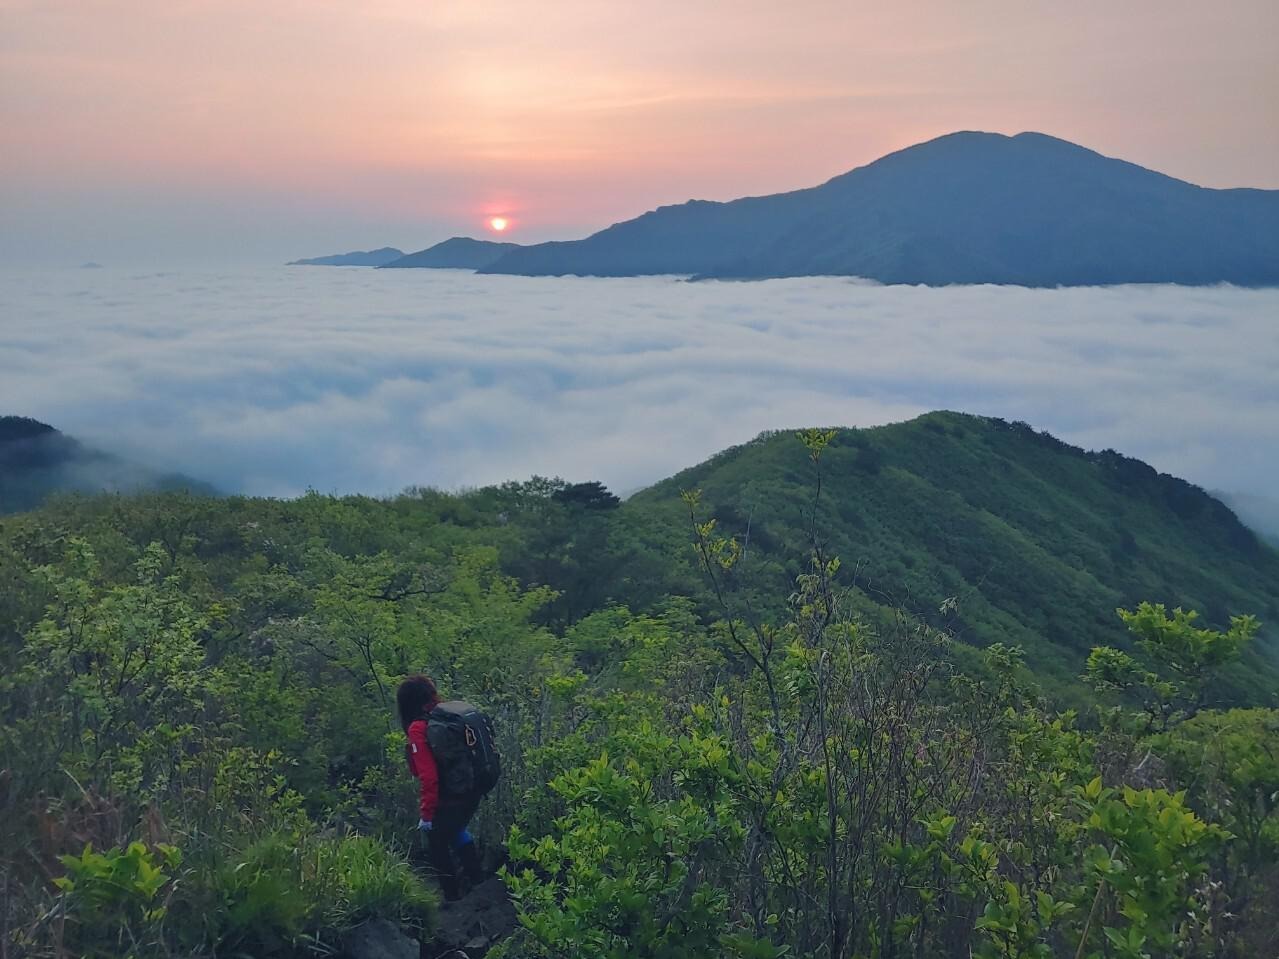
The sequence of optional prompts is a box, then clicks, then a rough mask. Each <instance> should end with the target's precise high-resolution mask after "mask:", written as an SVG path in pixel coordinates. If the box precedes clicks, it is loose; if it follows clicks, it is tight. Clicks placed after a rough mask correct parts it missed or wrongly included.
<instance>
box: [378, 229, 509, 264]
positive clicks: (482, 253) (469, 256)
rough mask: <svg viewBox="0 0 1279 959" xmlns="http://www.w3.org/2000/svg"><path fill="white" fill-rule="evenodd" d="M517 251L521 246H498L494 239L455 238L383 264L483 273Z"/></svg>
mask: <svg viewBox="0 0 1279 959" xmlns="http://www.w3.org/2000/svg"><path fill="white" fill-rule="evenodd" d="M518 249H520V245H519V244H518V243H495V242H493V241H492V240H473V239H471V238H470V237H469V236H455V237H453V238H451V239H448V240H445V241H444V242H443V243H437V244H435V246H431V247H427V248H426V249H425V250H418V251H417V252H416V253H409V254H407V255H405V256H402V257H400V258H398V259H396V260H393V261H391V262H389V263H383V264H380V265H381V266H382V267H384V268H386V269H393V268H394V269H403V268H408V267H424V268H428V269H436V270H481V269H483V268H484V267H487V266H491V265H493V264H494V263H496V262H497V261H498V260H499V259H501V258H502V257H503V256H504V255H505V254H507V253H509V252H511V251H512V250H518Z"/></svg>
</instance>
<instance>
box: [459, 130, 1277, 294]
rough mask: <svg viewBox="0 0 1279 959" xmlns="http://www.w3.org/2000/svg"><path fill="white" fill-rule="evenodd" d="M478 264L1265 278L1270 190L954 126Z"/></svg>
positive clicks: (540, 271)
mask: <svg viewBox="0 0 1279 959" xmlns="http://www.w3.org/2000/svg"><path fill="white" fill-rule="evenodd" d="M481 269H482V270H483V271H484V272H490V273H516V274H523V275H529V276H535V275H564V274H577V275H593V276H639V275H645V274H684V275H688V274H692V275H693V276H694V277H695V278H704V279H765V278H769V277H794V276H856V277H864V278H867V279H872V280H879V281H880V282H883V283H911V284H927V285H932V286H941V285H946V284H952V283H996V284H1015V285H1022V286H1094V285H1097V286H1100V285H1107V284H1118V283H1180V284H1187V285H1201V284H1215V283H1233V284H1236V285H1239V286H1272V285H1279V191H1275V190H1247V191H1239V190H1209V189H1204V188H1202V187H1197V186H1195V185H1193V184H1190V183H1186V182H1184V181H1182V180H1177V179H1174V178H1172V177H1169V176H1165V175H1164V174H1162V173H1157V172H1155V171H1153V170H1148V169H1145V168H1143V167H1140V166H1137V165H1135V164H1132V163H1128V162H1126V161H1123V160H1118V159H1113V158H1110V157H1106V156H1103V155H1101V154H1099V153H1096V152H1095V151H1093V150H1090V149H1088V148H1087V147H1083V146H1080V145H1079V144H1076V143H1071V142H1070V141H1068V140H1063V139H1060V138H1058V137H1053V136H1049V135H1048V134H1045V133H1039V132H1035V131H1026V132H1022V133H1018V134H1015V135H1012V136H1009V135H1007V134H1002V133H988V132H983V131H977V130H964V131H959V132H956V133H950V134H947V135H945V136H941V137H937V138H936V139H933V140H929V141H926V142H924V143H919V144H916V145H914V146H910V147H906V148H905V149H903V150H898V151H897V152H895V153H890V154H888V155H887V156H884V157H881V158H880V159H878V160H876V161H874V162H873V163H869V164H867V165H866V166H863V167H858V168H857V169H855V170H851V171H849V172H848V173H844V174H841V175H840V176H837V177H835V178H833V179H831V180H829V181H827V182H826V183H823V184H821V185H820V186H816V187H811V188H809V189H804V190H795V191H792V192H789V193H778V194H772V195H769V196H756V197H746V198H743V199H739V200H733V201H730V202H727V203H707V202H705V201H703V202H696V201H690V202H688V203H685V204H681V205H679V206H672V207H662V208H659V209H657V210H654V211H651V212H649V213H645V214H643V215H642V216H639V217H636V218H635V219H633V220H628V221H625V222H623V223H617V224H614V225H613V226H611V227H609V228H608V229H606V230H602V231H600V232H599V233H596V234H594V235H592V236H589V237H586V238H585V239H582V240H576V241H572V242H561V243H543V244H537V245H534V246H528V247H522V248H519V249H516V250H512V251H510V252H508V253H506V254H505V255H503V256H502V257H500V258H499V259H497V260H496V261H495V262H494V263H493V264H491V265H489V266H486V267H481Z"/></svg>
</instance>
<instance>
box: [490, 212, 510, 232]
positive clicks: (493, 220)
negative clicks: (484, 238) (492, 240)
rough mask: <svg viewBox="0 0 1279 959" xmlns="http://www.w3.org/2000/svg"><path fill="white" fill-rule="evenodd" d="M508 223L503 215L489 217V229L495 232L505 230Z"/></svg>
mask: <svg viewBox="0 0 1279 959" xmlns="http://www.w3.org/2000/svg"><path fill="white" fill-rule="evenodd" d="M508 225H509V223H508V221H507V219H506V217H504V216H491V217H489V229H490V230H492V231H493V232H495V233H502V232H503V231H505V230H506V228H507V226H508Z"/></svg>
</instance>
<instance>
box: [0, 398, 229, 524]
mask: <svg viewBox="0 0 1279 959" xmlns="http://www.w3.org/2000/svg"><path fill="white" fill-rule="evenodd" d="M176 489H190V490H192V491H194V492H198V493H203V494H210V493H212V492H213V488H212V487H211V486H209V485H208V484H207V483H201V482H199V481H197V480H193V479H191V478H190V477H186V476H182V475H179V474H176V473H168V474H166V473H161V472H159V471H156V470H152V469H149V468H147V467H144V466H139V465H138V464H136V463H129V462H126V461H125V460H122V459H119V458H118V457H115V456H112V455H110V454H108V453H103V452H101V451H99V450H95V449H92V448H90V447H87V446H85V445H84V444H82V443H80V442H79V441H78V440H75V439H72V438H71V437H70V436H67V435H66V434H64V433H61V432H59V431H58V430H56V429H54V428H53V427H52V426H49V425H48V424H46V423H41V422H39V421H38V420H33V419H30V418H28V417H25V416H0V514H4V513H18V512H22V511H24V510H29V509H34V508H36V507H37V506H39V505H40V504H41V503H42V502H44V500H45V499H46V498H47V497H49V496H50V495H52V494H53V493H64V492H82V493H95V492H112V493H117V492H140V491H144V490H176Z"/></svg>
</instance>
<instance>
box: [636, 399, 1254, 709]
mask: <svg viewBox="0 0 1279 959" xmlns="http://www.w3.org/2000/svg"><path fill="white" fill-rule="evenodd" d="M813 479H814V474H813V469H812V466H811V464H810V463H809V462H808V460H807V458H806V457H805V455H804V451H803V449H802V448H801V447H799V446H798V444H796V443H795V440H794V437H793V435H791V434H789V433H779V434H775V435H768V436H764V437H761V438H759V439H757V440H755V441H754V442H752V443H748V444H746V445H744V446H740V447H736V448H734V449H731V450H727V451H725V452H723V453H720V454H719V455H718V456H716V457H714V458H712V459H711V460H709V461H707V462H706V463H703V464H701V465H699V466H696V467H693V468H692V469H689V470H685V471H684V472H682V473H680V474H678V475H676V476H674V477H672V478H671V479H669V480H666V481H664V482H662V483H659V484H657V485H656V486H654V487H652V488H651V489H649V490H645V491H643V492H641V493H639V494H637V495H636V496H634V497H633V498H632V499H631V500H630V501H628V503H627V504H626V507H625V508H626V509H627V510H630V511H633V512H635V513H637V514H641V513H642V514H646V515H647V516H649V517H660V518H661V521H662V522H664V523H665V524H666V526H667V527H668V528H669V529H670V530H672V531H678V533H682V532H683V531H684V530H685V529H686V528H687V523H688V516H687V509H686V508H685V507H684V505H683V504H682V502H681V501H680V496H679V494H680V491H681V490H685V489H693V488H696V489H700V490H701V491H702V503H703V508H704V509H705V510H706V512H707V515H708V516H710V517H713V518H715V519H716V520H717V521H718V523H719V526H720V529H721V531H722V532H725V533H731V534H735V535H737V536H738V537H739V538H740V539H742V540H743V541H744V542H745V541H747V539H748V538H749V543H750V547H751V552H752V553H753V554H754V556H753V562H754V564H755V566H756V569H755V571H754V575H755V576H756V577H757V578H761V579H763V581H764V582H766V583H767V584H768V586H767V589H768V591H769V592H770V594H771V595H774V596H784V595H786V588H787V584H788V583H790V582H792V581H793V580H794V577H795V575H796V574H797V573H798V572H799V571H800V565H801V563H802V561H803V557H804V555H805V548H806V544H807V535H808V534H807V529H808V524H809V519H810V516H809V511H810V509H811V500H812V485H813ZM822 479H823V500H822V504H821V508H820V513H819V516H818V520H819V524H820V527H821V530H822V533H823V537H824V538H825V540H826V541H827V543H828V547H829V549H830V551H831V552H832V553H833V554H836V555H838V556H839V557H840V558H841V560H842V561H843V563H844V566H845V568H846V570H847V575H848V576H849V577H850V580H851V582H852V583H853V584H854V585H856V586H858V587H859V589H860V590H861V592H862V593H863V594H864V601H865V602H866V603H867V604H872V603H873V604H875V605H879V606H884V607H887V608H889V609H895V608H899V607H901V608H906V609H909V610H911V611H913V612H914V613H916V614H918V615H920V616H922V617H924V618H925V619H926V620H927V621H929V622H930V623H932V624H933V625H935V626H939V627H943V626H944V627H946V628H948V629H949V630H951V631H952V632H953V633H954V635H955V636H956V637H957V638H959V639H961V640H964V641H967V642H970V643H973V644H975V645H978V646H984V645H987V644H989V643H992V642H1004V643H1013V644H1018V645H1021V646H1023V647H1024V648H1025V649H1026V652H1027V658H1028V661H1029V662H1030V663H1031V665H1032V666H1033V667H1034V668H1035V670H1036V671H1037V672H1038V673H1040V674H1041V676H1044V677H1048V679H1047V681H1048V682H1050V683H1052V682H1058V681H1060V682H1069V681H1070V680H1071V678H1072V677H1073V676H1075V675H1076V674H1077V672H1078V669H1077V663H1078V661H1079V658H1080V656H1081V655H1086V653H1087V651H1088V650H1089V649H1090V648H1091V647H1093V646H1096V645H1099V644H1103V643H1114V642H1116V641H1117V639H1118V638H1119V636H1120V634H1121V633H1122V627H1121V625H1120V624H1119V623H1118V622H1117V621H1116V620H1115V618H1114V616H1113V610H1114V609H1115V607H1117V606H1127V605H1132V604H1135V603H1137V602H1139V601H1140V600H1143V599H1149V600H1155V601H1160V602H1166V603H1168V604H1169V605H1178V604H1180V605H1185V606H1187V607H1193V608H1195V609H1198V610H1200V611H1201V612H1202V613H1203V614H1204V615H1205V616H1206V618H1207V619H1208V620H1209V621H1211V622H1213V623H1216V624H1218V625H1223V624H1225V623H1226V622H1227V621H1228V619H1229V616H1230V614H1231V613H1232V612H1238V611H1241V610H1244V611H1248V612H1253V613H1255V614H1257V615H1258V616H1260V617H1261V618H1262V619H1263V620H1266V621H1268V622H1270V623H1276V622H1279V551H1276V550H1275V549H1273V548H1271V547H1270V546H1269V545H1268V544H1266V543H1264V542H1262V541H1260V540H1259V538H1258V537H1257V536H1256V535H1255V534H1254V533H1252V531H1251V530H1249V529H1248V528H1247V527H1245V526H1243V525H1242V524H1241V523H1240V522H1239V520H1238V519H1237V518H1236V517H1235V515H1234V514H1233V513H1232V512H1231V511H1230V510H1229V509H1227V508H1226V507H1225V506H1223V505H1222V504H1221V503H1220V502H1219V501H1218V500H1216V499H1213V498H1212V497H1211V496H1209V495H1207V494H1206V493H1205V492H1204V491H1203V490H1201V489H1199V488H1198V487H1196V486H1193V485H1191V484H1189V483H1186V482H1185V481H1183V480H1180V479H1177V478H1175V477H1172V476H1168V475H1166V474H1160V473H1157V472H1156V471H1155V470H1154V469H1152V468H1151V467H1149V466H1148V465H1146V464H1145V463H1142V462H1141V461H1139V460H1135V459H1131V458H1129V457H1126V456H1123V455H1121V454H1119V453H1116V452H1115V451H1113V450H1106V451H1104V452H1100V453H1089V452H1085V451H1083V450H1081V449H1079V448H1077V447H1072V446H1069V445H1067V444H1065V443H1062V442H1061V441H1059V440H1057V439H1055V438H1053V437H1052V436H1050V435H1048V434H1046V433H1037V432H1035V431H1034V430H1033V429H1031V428H1030V427H1029V426H1027V425H1026V424H1024V423H1008V422H1004V421H1002V420H997V419H989V418H985V417H978V416H969V415H964V414H959V413H930V414H928V415H926V416H921V417H919V418H917V419H915V420H912V421H910V422H908V423H899V424H894V425H891V426H885V427H881V428H877V429H869V430H840V431H838V432H837V434H836V435H835V437H834V439H833V440H832V442H831V444H830V446H829V448H828V449H827V450H826V452H825V454H824V456H823V459H822ZM648 522H649V523H650V524H652V523H653V522H654V520H653V519H651V518H650V519H649V520H648ZM748 558H750V557H749V555H748ZM952 598H953V599H954V601H955V602H954V603H947V600H948V599H952ZM943 605H945V606H946V609H945V610H943V609H942V607H943ZM1277 683H1279V634H1277V633H1275V632H1274V631H1269V632H1268V633H1267V634H1266V637H1265V638H1264V639H1263V641H1262V642H1261V643H1259V644H1258V649H1257V650H1256V651H1255V652H1254V654H1253V655H1252V656H1250V657H1249V658H1248V663H1247V669H1242V668H1241V669H1237V670H1235V671H1234V672H1233V673H1232V674H1231V684H1232V685H1233V686H1234V687H1235V689H1236V692H1239V693H1244V694H1246V695H1247V696H1250V697H1260V698H1262V699H1266V701H1272V698H1273V695H1274V690H1275V688H1276V685H1277ZM1267 696H1269V697H1271V698H1269V699H1267V698H1266V697H1267Z"/></svg>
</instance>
